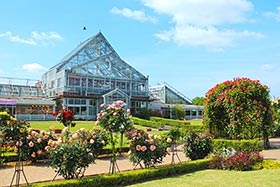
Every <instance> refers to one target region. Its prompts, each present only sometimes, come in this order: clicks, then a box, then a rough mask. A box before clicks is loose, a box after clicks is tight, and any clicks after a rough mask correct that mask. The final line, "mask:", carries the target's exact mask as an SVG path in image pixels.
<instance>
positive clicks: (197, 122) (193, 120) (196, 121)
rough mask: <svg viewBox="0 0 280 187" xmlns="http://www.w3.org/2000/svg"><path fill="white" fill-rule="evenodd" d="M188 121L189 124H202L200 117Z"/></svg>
mask: <svg viewBox="0 0 280 187" xmlns="http://www.w3.org/2000/svg"><path fill="white" fill-rule="evenodd" d="M188 122H191V125H202V119H192V120H188Z"/></svg>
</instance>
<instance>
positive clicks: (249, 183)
mask: <svg viewBox="0 0 280 187" xmlns="http://www.w3.org/2000/svg"><path fill="white" fill-rule="evenodd" d="M279 176H280V169H271V170H259V171H245V172H241V171H222V170H204V171H198V172H194V173H189V174H186V175H181V176H175V177H170V178H165V179H160V180H153V181H150V182H144V183H139V184H135V185H131V186H130V187H142V186H143V187H146V186H149V187H163V186H164V187H175V186H176V187H188V186H191V187H193V186H195V187H206V186H207V187H210V186H211V187H224V186H225V187H231V186H232V187H233V186H236V187H258V186H259V187H276V186H277V187H278V186H280V177H279Z"/></svg>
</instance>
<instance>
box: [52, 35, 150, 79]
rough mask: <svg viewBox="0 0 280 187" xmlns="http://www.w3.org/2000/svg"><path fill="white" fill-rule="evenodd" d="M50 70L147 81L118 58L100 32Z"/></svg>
mask: <svg viewBox="0 0 280 187" xmlns="http://www.w3.org/2000/svg"><path fill="white" fill-rule="evenodd" d="M52 69H56V72H59V71H61V70H67V71H69V72H73V73H75V74H79V73H80V74H88V75H89V76H90V75H91V76H100V77H112V78H119V79H135V80H148V78H147V77H145V76H144V75H143V74H141V73H140V72H139V71H137V70H136V69H134V68H133V67H131V66H130V65H129V64H127V63H126V62H125V61H123V60H122V59H121V58H120V57H119V55H118V54H117V53H116V51H115V50H114V49H113V47H112V46H111V45H110V43H109V42H108V41H107V40H106V38H105V37H104V35H103V34H102V33H101V32H99V33H98V34H96V35H95V36H93V37H91V38H89V39H87V40H85V41H84V42H82V43H80V44H79V45H78V46H77V47H76V48H75V49H74V50H72V51H71V52H70V53H69V54H68V55H66V56H65V57H64V58H63V59H62V60H61V61H60V62H59V63H58V64H56V65H55V66H53V67H52V68H51V70H52Z"/></svg>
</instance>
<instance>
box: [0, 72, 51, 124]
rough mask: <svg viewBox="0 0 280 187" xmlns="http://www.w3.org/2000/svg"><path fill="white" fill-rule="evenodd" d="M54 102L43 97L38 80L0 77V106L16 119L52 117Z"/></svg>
mask: <svg viewBox="0 0 280 187" xmlns="http://www.w3.org/2000/svg"><path fill="white" fill-rule="evenodd" d="M54 105H55V102H54V101H52V100H49V99H47V98H46V97H45V95H44V93H43V91H42V90H41V83H40V81H38V80H32V79H21V78H12V77H0V108H1V109H2V110H4V109H5V110H8V111H9V113H10V114H11V115H14V116H15V117H16V118H17V119H25V120H49V119H54V117H53V116H52V113H53V111H54Z"/></svg>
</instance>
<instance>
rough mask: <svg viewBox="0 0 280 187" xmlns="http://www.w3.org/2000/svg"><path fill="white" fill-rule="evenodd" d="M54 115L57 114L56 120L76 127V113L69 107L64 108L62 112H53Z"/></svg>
mask: <svg viewBox="0 0 280 187" xmlns="http://www.w3.org/2000/svg"><path fill="white" fill-rule="evenodd" d="M53 116H56V120H57V121H59V122H60V123H62V124H63V125H64V126H65V127H68V126H71V127H74V126H75V125H76V123H74V122H73V120H74V113H73V112H72V111H71V110H70V109H68V108H64V109H62V110H61V111H60V112H55V113H53Z"/></svg>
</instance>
